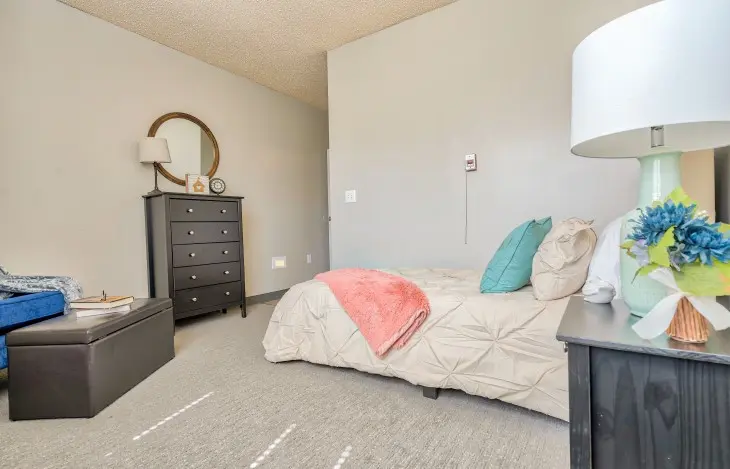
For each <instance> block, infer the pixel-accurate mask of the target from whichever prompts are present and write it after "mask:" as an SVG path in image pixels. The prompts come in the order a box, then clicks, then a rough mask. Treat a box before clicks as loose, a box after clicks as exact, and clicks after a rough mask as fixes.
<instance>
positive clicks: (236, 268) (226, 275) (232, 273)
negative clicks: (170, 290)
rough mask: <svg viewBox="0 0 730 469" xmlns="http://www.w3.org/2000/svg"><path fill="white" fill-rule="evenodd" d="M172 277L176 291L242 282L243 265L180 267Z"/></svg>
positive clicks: (232, 263) (173, 272)
mask: <svg viewBox="0 0 730 469" xmlns="http://www.w3.org/2000/svg"><path fill="white" fill-rule="evenodd" d="M172 275H173V277H174V279H175V290H183V289H185V288H194V287H203V286H205V285H214V284H216V283H225V282H235V281H236V280H241V263H240V262H226V263H225V264H208V265H195V266H192V267H178V268H175V269H173V270H172Z"/></svg>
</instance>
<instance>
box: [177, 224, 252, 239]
mask: <svg viewBox="0 0 730 469" xmlns="http://www.w3.org/2000/svg"><path fill="white" fill-rule="evenodd" d="M170 225H171V228H170V230H171V232H172V233H171V237H172V244H198V243H225V242H227V241H228V242H231V241H238V240H239V239H240V238H241V229H240V228H239V226H238V223H237V222H217V223H212V222H211V223H206V222H194V223H188V222H185V223H183V222H173V223H171V224H170Z"/></svg>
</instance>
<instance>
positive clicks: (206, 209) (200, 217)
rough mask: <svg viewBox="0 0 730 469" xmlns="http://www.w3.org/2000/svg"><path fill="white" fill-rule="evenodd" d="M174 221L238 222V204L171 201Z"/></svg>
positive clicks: (220, 201)
mask: <svg viewBox="0 0 730 469" xmlns="http://www.w3.org/2000/svg"><path fill="white" fill-rule="evenodd" d="M170 220H172V221H238V202H230V201H222V200H187V199H170Z"/></svg>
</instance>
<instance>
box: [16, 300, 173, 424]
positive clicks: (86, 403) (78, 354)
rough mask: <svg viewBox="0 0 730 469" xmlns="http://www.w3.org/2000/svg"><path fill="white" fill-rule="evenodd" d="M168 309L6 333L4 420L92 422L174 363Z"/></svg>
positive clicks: (166, 305)
mask: <svg viewBox="0 0 730 469" xmlns="http://www.w3.org/2000/svg"><path fill="white" fill-rule="evenodd" d="M174 335H175V324H174V320H173V317H172V301H171V300H169V299H140V300H135V302H134V303H132V310H131V311H129V312H128V313H123V314H110V315H103V316H92V317H86V318H76V315H75V314H70V315H66V316H59V317H56V318H53V319H49V320H48V321H43V322H40V323H37V324H34V325H32V326H28V327H24V328H21V329H17V330H15V331H12V332H10V333H9V334H8V336H7V345H8V362H9V365H8V398H9V401H10V420H30V419H48V418H77V417H93V416H94V415H96V414H98V413H99V412H100V411H101V410H102V409H104V408H105V407H106V406H108V405H109V404H111V403H112V402H114V401H115V400H116V399H117V398H119V397H120V396H121V395H123V394H124V393H126V392H127V391H129V390H130V389H132V388H133V387H134V386H136V385H137V384H138V383H140V382H141V381H142V380H143V379H145V378H146V377H148V376H149V375H151V374H152V373H153V372H154V371H155V370H157V369H158V368H160V367H161V366H162V365H164V364H165V363H167V362H168V361H170V360H171V359H172V358H174V356H175V349H174V344H173V340H174Z"/></svg>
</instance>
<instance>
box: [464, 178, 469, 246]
mask: <svg viewBox="0 0 730 469" xmlns="http://www.w3.org/2000/svg"><path fill="white" fill-rule="evenodd" d="M464 244H469V172H468V171H464Z"/></svg>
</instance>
